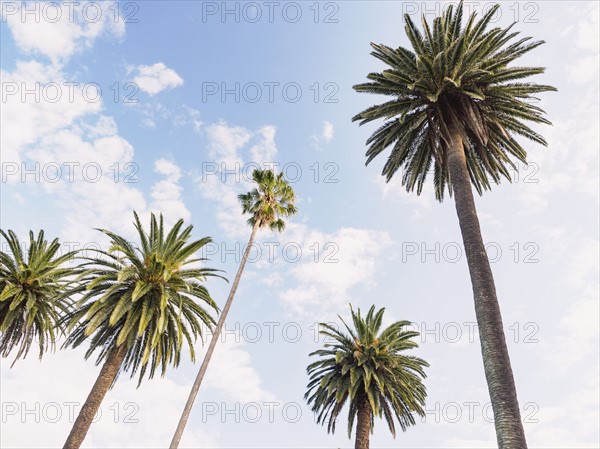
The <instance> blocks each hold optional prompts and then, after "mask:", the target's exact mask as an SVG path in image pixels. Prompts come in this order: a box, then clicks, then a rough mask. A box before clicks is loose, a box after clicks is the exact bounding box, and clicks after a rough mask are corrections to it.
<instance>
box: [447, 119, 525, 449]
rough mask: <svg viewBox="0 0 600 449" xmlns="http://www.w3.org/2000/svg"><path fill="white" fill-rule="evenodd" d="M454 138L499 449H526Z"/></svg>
mask: <svg viewBox="0 0 600 449" xmlns="http://www.w3.org/2000/svg"><path fill="white" fill-rule="evenodd" d="M451 133H452V136H451V145H450V151H449V154H448V168H449V171H450V179H451V182H452V190H453V192H454V202H455V205H456V214H457V215H458V222H459V224H460V232H461V234H462V239H463V244H464V247H465V254H466V256H467V264H468V265H469V273H470V275H471V284H472V286H473V296H474V299H475V315H476V317H477V324H478V327H479V339H480V342H481V352H482V355H483V366H484V370H485V377H486V380H487V384H488V390H489V394H490V399H491V402H492V409H493V411H494V422H495V425H496V437H497V440H498V447H499V449H526V448H527V442H526V441H525V432H524V430H523V424H522V422H521V414H520V411H519V402H518V400H517V390H516V387H515V381H514V377H513V372H512V368H511V366H510V358H509V356H508V348H507V346H506V339H505V337H504V330H503V327H502V316H501V314H500V306H499V304H498V298H497V296H496V287H495V285H494V278H493V276H492V269H491V267H490V263H489V260H488V256H487V253H486V251H485V246H484V244H483V239H482V237H481V228H480V227H479V219H478V218H477V210H476V209H475V201H474V199H473V191H472V190H471V181H470V179H469V173H468V171H467V161H466V156H465V152H464V149H463V142H462V138H461V135H460V133H459V132H458V130H457V129H456V128H454V129H452V130H451Z"/></svg>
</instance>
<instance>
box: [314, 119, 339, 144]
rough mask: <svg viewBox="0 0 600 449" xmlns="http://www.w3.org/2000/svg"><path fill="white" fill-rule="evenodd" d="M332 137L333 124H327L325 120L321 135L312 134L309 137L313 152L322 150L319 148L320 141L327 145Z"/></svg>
mask: <svg viewBox="0 0 600 449" xmlns="http://www.w3.org/2000/svg"><path fill="white" fill-rule="evenodd" d="M333 135H334V130H333V124H332V123H331V122H328V121H327V120H325V121H324V122H323V129H322V130H321V133H320V134H312V135H311V136H310V139H311V141H312V143H311V146H312V147H313V148H314V149H315V150H322V148H321V146H320V144H321V141H324V142H325V143H329V142H331V141H332V140H333Z"/></svg>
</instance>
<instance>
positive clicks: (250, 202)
mask: <svg viewBox="0 0 600 449" xmlns="http://www.w3.org/2000/svg"><path fill="white" fill-rule="evenodd" d="M252 179H253V180H254V182H255V183H256V188H254V189H253V190H251V191H250V192H248V193H244V194H240V195H238V199H239V200H240V202H241V204H242V213H243V214H251V216H250V218H249V219H248V224H249V225H250V226H254V224H255V223H258V226H259V228H266V227H269V228H270V229H271V230H272V231H278V232H281V231H283V230H284V229H285V221H284V220H283V218H285V217H288V216H290V215H293V214H295V213H296V212H297V209H296V206H295V204H294V203H295V201H296V196H295V194H294V190H293V189H292V187H291V186H290V185H289V183H288V182H287V181H286V180H285V179H284V177H283V173H279V174H278V175H275V173H274V172H273V170H259V169H256V170H254V171H253V172H252Z"/></svg>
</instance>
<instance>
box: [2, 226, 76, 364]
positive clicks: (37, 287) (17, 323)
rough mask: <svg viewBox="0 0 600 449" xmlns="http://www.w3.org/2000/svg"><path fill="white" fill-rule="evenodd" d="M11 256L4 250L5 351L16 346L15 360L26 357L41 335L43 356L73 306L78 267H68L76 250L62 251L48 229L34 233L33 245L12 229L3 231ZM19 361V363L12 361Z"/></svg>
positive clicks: (6, 352)
mask: <svg viewBox="0 0 600 449" xmlns="http://www.w3.org/2000/svg"><path fill="white" fill-rule="evenodd" d="M0 234H1V235H2V237H3V238H4V239H5V240H6V242H7V244H8V248H9V249H10V254H9V253H5V252H3V251H0V292H1V293H0V331H1V332H2V334H1V335H0V354H1V355H2V357H7V356H8V355H9V353H10V352H11V350H12V349H13V348H14V347H15V346H18V345H20V346H19V350H18V353H17V356H16V358H15V361H16V360H17V359H18V358H19V357H21V356H22V357H25V356H26V355H27V353H28V352H29V349H30V348H31V345H32V343H33V342H34V340H35V339H37V341H38V344H39V350H40V352H39V357H40V358H41V357H42V355H43V354H44V352H46V351H47V350H48V349H54V347H55V342H56V337H57V331H60V328H58V327H57V323H58V321H59V319H60V316H61V315H62V314H63V313H65V312H66V311H67V310H68V309H69V306H70V300H69V294H70V291H71V285H70V284H71V282H72V277H71V276H72V275H73V274H74V273H75V271H74V270H72V269H70V268H67V267H63V264H64V263H65V262H67V261H69V260H70V259H72V258H73V256H74V254H75V252H74V251H72V252H68V253H65V254H61V253H60V244H59V242H58V239H54V240H53V241H52V242H50V243H49V242H48V241H47V240H45V239H44V231H40V232H39V233H38V236H37V238H35V236H34V234H33V232H32V231H30V232H29V248H28V250H27V253H26V254H24V252H23V249H22V248H21V242H19V239H18V238H17V236H16V235H15V233H14V232H13V231H11V230H9V231H8V233H6V232H4V231H3V230H0ZM13 363H14V362H13Z"/></svg>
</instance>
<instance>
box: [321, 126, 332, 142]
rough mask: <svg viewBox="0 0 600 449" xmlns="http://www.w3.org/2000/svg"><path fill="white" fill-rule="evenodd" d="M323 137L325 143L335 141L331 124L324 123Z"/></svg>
mask: <svg viewBox="0 0 600 449" xmlns="http://www.w3.org/2000/svg"><path fill="white" fill-rule="evenodd" d="M321 137H322V138H323V140H324V141H325V142H327V143H329V142H331V139H333V124H332V123H331V122H328V121H324V122H323V131H322V132H321Z"/></svg>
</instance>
